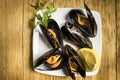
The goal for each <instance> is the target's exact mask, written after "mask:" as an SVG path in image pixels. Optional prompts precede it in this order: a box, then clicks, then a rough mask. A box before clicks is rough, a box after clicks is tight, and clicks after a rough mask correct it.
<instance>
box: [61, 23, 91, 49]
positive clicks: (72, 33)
mask: <svg viewBox="0 0 120 80" xmlns="http://www.w3.org/2000/svg"><path fill="white" fill-rule="evenodd" d="M61 30H62V33H63V35H64V36H65V37H67V38H68V40H71V41H72V42H73V43H75V44H76V45H77V46H79V47H80V48H82V47H89V48H92V42H91V41H90V39H89V38H88V37H86V36H84V33H83V32H82V31H81V30H80V29H78V27H76V26H74V25H73V24H71V23H69V22H66V23H65V26H63V27H62V28H61Z"/></svg>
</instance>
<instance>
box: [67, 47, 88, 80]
mask: <svg viewBox="0 0 120 80" xmlns="http://www.w3.org/2000/svg"><path fill="white" fill-rule="evenodd" d="M65 49H66V54H67V55H68V56H69V59H68V63H67V64H66V67H65V68H66V70H67V72H68V73H69V75H70V76H71V77H72V79H73V80H75V73H79V74H80V75H81V76H82V77H85V76H86V72H85V66H84V63H83V61H82V59H81V58H80V56H79V55H78V54H77V52H76V51H75V50H74V49H73V48H72V47H71V46H69V45H65Z"/></svg>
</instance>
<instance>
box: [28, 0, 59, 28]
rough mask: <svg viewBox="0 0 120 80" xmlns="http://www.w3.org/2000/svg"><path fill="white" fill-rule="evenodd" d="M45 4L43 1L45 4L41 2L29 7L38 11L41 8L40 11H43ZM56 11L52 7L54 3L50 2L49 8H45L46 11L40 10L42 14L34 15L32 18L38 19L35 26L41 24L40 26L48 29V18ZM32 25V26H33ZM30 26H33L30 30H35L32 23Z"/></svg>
mask: <svg viewBox="0 0 120 80" xmlns="http://www.w3.org/2000/svg"><path fill="white" fill-rule="evenodd" d="M46 3H47V2H46V1H45V2H43V3H41V2H40V3H36V5H30V6H31V7H33V8H34V9H38V8H40V7H42V9H43V7H45V4H46ZM56 10H57V9H56V8H55V7H54V3H53V2H51V3H50V4H49V6H47V7H46V9H44V10H41V11H42V14H37V13H35V14H34V16H35V17H36V18H37V19H38V21H37V23H36V25H38V24H41V25H43V26H44V27H46V28H47V27H48V22H49V19H50V17H51V14H52V13H53V12H55V11H56ZM33 23H34V24H33ZM32 24H33V26H34V27H32V28H35V22H32Z"/></svg>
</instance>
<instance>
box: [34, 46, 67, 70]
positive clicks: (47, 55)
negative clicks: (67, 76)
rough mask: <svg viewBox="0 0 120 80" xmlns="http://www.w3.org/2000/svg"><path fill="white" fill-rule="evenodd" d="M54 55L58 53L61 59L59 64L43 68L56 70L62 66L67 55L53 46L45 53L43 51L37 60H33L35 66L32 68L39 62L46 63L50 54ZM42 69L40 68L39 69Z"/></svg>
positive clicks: (65, 61)
mask: <svg viewBox="0 0 120 80" xmlns="http://www.w3.org/2000/svg"><path fill="white" fill-rule="evenodd" d="M55 55H60V58H59V60H60V59H61V62H60V64H59V65H58V66H57V67H55V68H51V67H50V68H51V69H45V70H57V69H61V68H63V67H64V65H65V64H66V63H67V60H66V59H67V55H66V54H64V53H63V52H62V51H60V50H58V48H54V49H52V50H50V51H48V52H46V53H44V54H43V55H42V56H40V57H39V58H38V59H37V61H36V62H35V66H34V68H36V67H38V66H40V65H41V64H43V63H45V64H46V60H47V59H48V58H50V57H51V56H55ZM41 70H42V69H41Z"/></svg>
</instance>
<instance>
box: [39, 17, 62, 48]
mask: <svg viewBox="0 0 120 80" xmlns="http://www.w3.org/2000/svg"><path fill="white" fill-rule="evenodd" d="M40 28H41V30H42V32H43V34H44V36H45V37H46V39H47V40H48V42H49V43H50V45H51V46H52V47H53V48H57V47H62V45H63V41H62V36H61V31H60V29H59V26H58V24H57V23H56V21H55V20H53V19H49V22H48V27H44V26H43V25H40Z"/></svg>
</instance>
